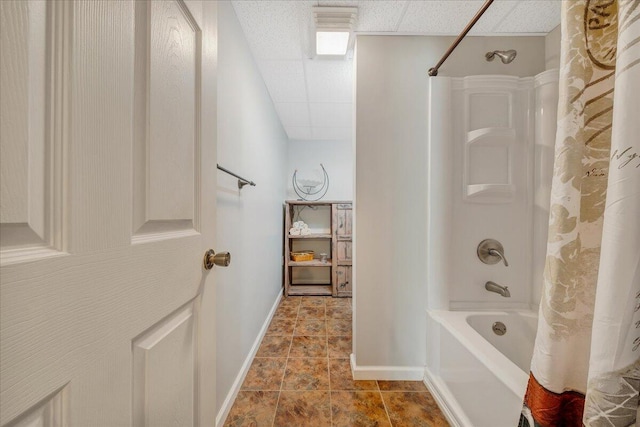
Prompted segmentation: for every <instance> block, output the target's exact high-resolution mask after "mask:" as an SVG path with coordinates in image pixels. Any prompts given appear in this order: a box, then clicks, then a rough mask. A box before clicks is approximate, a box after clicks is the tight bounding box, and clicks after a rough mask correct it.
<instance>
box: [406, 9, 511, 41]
mask: <svg viewBox="0 0 640 427" xmlns="http://www.w3.org/2000/svg"><path fill="white" fill-rule="evenodd" d="M481 6H482V2H481V1H412V2H409V6H408V8H407V12H406V13H405V14H404V17H403V19H402V22H401V23H400V26H399V27H398V31H399V32H406V33H423V34H450V35H453V34H456V35H457V34H459V33H460V31H462V29H463V28H464V27H465V25H467V23H468V22H469V21H470V20H471V18H473V16H474V15H475V14H476V12H477V11H478V9H480V7H481ZM512 8H513V5H512V4H510V2H495V3H493V4H492V5H491V7H489V9H488V10H487V11H486V12H485V14H484V15H482V18H480V20H478V22H477V23H476V25H475V26H474V27H473V29H472V30H471V32H470V34H474V33H475V34H477V33H481V34H482V33H489V32H490V31H491V29H492V28H493V27H494V26H495V25H496V24H497V23H498V22H500V21H501V20H502V18H504V17H505V16H506V15H507V14H508V13H509V12H510V11H511V9H512Z"/></svg>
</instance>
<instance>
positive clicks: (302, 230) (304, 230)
mask: <svg viewBox="0 0 640 427" xmlns="http://www.w3.org/2000/svg"><path fill="white" fill-rule="evenodd" d="M309 234H311V230H309V229H308V228H302V229H300V235H301V236H308V235H309Z"/></svg>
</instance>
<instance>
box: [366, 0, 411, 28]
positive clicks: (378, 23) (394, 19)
mask: <svg viewBox="0 0 640 427" xmlns="http://www.w3.org/2000/svg"><path fill="white" fill-rule="evenodd" d="M408 3H409V2H407V1H386V0H385V1H361V2H360V4H359V6H358V26H357V28H358V31H368V32H374V31H375V32H382V31H396V28H397V26H398V23H399V21H400V18H402V16H403V13H404V11H405V8H406V7H407V6H408Z"/></svg>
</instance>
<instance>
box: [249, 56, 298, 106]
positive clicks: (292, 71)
mask: <svg viewBox="0 0 640 427" xmlns="http://www.w3.org/2000/svg"><path fill="white" fill-rule="evenodd" d="M258 67H259V68H260V72H261V73H262V78H263V79H264V82H265V84H266V85H267V89H268V90H269V93H270V94H271V99H272V100H273V102H307V87H306V84H305V78H304V67H303V64H302V61H300V60H298V61H260V62H259V63H258Z"/></svg>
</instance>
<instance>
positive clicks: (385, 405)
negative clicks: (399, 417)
mask: <svg viewBox="0 0 640 427" xmlns="http://www.w3.org/2000/svg"><path fill="white" fill-rule="evenodd" d="M377 383H378V381H377V380H376V384H377ZM378 393H379V394H380V399H381V400H382V406H384V412H385V414H387V420H388V421H389V424H390V425H391V427H393V423H392V422H391V416H390V415H389V410H388V409H387V403H386V402H385V401H384V396H383V395H382V391H380V385H379V384H378Z"/></svg>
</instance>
